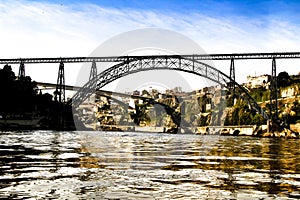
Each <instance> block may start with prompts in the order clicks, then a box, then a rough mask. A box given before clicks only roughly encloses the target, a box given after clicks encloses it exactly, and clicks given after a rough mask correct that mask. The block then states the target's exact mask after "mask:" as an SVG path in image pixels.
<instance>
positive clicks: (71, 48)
mask: <svg viewBox="0 0 300 200" xmlns="http://www.w3.org/2000/svg"><path fill="white" fill-rule="evenodd" d="M299 10H300V1H293V0H291V1H281V0H276V1H275V0H271V1H256V0H252V1H250V0H244V1H237V0H233V1H224V0H221V1H216V0H203V1H200V0H185V1H180V0H161V1H154V0H149V1H140V0H131V1H130V0H114V1H111V0H101V1H96V0H86V1H79V0H75V1H74V0H72V1H71V0H54V1H50V0H49V1H47V0H35V1H30V0H18V1H14V0H10V1H4V0H0V36H1V37H0V55H1V58H24V57H64V56H88V55H90V54H91V53H92V52H93V51H94V49H96V48H97V47H98V46H99V45H101V44H102V43H103V42H105V41H107V40H109V39H110V38H112V37H114V36H116V35H119V34H122V33H124V32H127V31H132V30H136V29H142V28H163V29H167V30H171V31H175V32H178V33H180V34H182V35H184V36H186V37H188V38H190V39H191V40H193V41H195V42H196V43H197V44H198V45H199V46H200V47H201V48H202V49H203V50H204V51H205V52H206V53H209V54H212V53H247V52H249V53H250V52H284V51H299V52H300V34H299V33H300V12H299ZM174 42H175V41H174ZM214 65H215V66H216V67H217V68H218V69H220V70H221V71H224V72H225V73H227V74H228V73H229V66H230V62H228V63H226V62H223V63H222V62H219V63H218V62H215V63H214ZM44 66H47V67H44ZM235 66H236V77H237V81H238V82H244V81H245V80H246V76H247V75H260V74H266V73H268V74H270V72H271V61H268V60H267V61H237V62H236V63H235ZM277 66H278V69H277V72H280V71H287V72H288V73H290V74H297V73H298V72H299V71H300V64H299V62H298V61H297V60H278V61H277ZM13 69H14V70H15V71H16V72H17V70H18V66H13ZM65 70H66V83H67V84H69V85H73V84H75V82H76V76H77V75H76V73H79V71H80V66H79V65H72V66H69V67H67V66H66V67H65ZM57 71H58V65H43V66H40V65H36V64H35V65H31V66H30V65H29V64H28V65H26V75H29V76H31V77H32V79H34V80H37V81H44V82H52V83H55V82H56V79H57Z"/></svg>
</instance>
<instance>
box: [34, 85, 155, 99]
mask: <svg viewBox="0 0 300 200" xmlns="http://www.w3.org/2000/svg"><path fill="white" fill-rule="evenodd" d="M36 84H37V86H41V87H45V89H56V84H54V83H42V82H37V83H36ZM80 88H81V87H79V86H71V85H65V89H66V90H73V91H77V90H79V89H80ZM96 94H99V95H100V96H105V97H111V96H119V97H127V98H132V99H143V100H147V101H150V102H154V101H155V100H154V99H152V98H149V97H143V96H138V95H131V94H125V93H120V92H112V91H107V90H98V91H97V92H96Z"/></svg>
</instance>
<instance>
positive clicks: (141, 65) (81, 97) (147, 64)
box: [68, 55, 269, 119]
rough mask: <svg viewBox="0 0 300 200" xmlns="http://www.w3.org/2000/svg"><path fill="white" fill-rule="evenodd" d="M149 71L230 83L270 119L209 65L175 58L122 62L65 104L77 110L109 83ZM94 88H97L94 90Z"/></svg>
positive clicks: (136, 59) (248, 99) (239, 89)
mask: <svg viewBox="0 0 300 200" xmlns="http://www.w3.org/2000/svg"><path fill="white" fill-rule="evenodd" d="M149 70H177V71H183V72H187V73H192V74H195V75H198V76H202V77H205V78H207V79H210V80H212V81H214V82H216V83H218V84H220V85H221V86H223V87H226V88H228V87H229V84H228V83H233V84H234V85H235V93H236V94H237V95H239V96H241V97H242V98H243V99H245V100H246V101H247V103H248V104H249V105H250V106H251V107H252V108H253V109H255V110H256V111H257V112H258V113H259V114H261V115H262V116H263V117H264V118H265V119H269V116H268V115H267V114H266V113H265V112H264V111H263V110H262V108H261V107H260V106H259V105H258V104H257V103H256V102H255V100H254V99H253V98H252V97H251V96H250V95H249V94H248V92H247V91H246V90H245V89H244V87H242V86H241V85H239V84H238V83H236V82H235V81H234V80H232V79H231V78H230V77H229V76H227V75H226V74H224V73H223V72H221V71H219V70H217V69H216V68H214V67H212V66H210V65H208V64H205V63H202V62H200V61H196V60H192V59H188V58H185V57H181V56H176V55H175V56H139V57H135V58H133V59H127V60H125V61H124V62H121V63H118V64H116V65H114V66H112V67H110V68H108V69H106V70H104V71H103V72H101V73H100V74H98V75H97V77H95V78H93V79H92V80H90V81H89V82H87V83H86V84H85V85H84V86H83V87H82V88H81V89H79V90H78V92H77V93H76V94H75V95H74V96H73V98H72V99H71V100H70V101H69V102H68V103H69V104H73V107H75V108H76V107H78V106H79V105H80V104H81V103H82V102H84V101H85V100H86V99H87V98H88V97H89V96H90V95H92V94H93V93H95V92H96V91H98V90H100V89H101V88H102V87H103V86H105V85H107V84H108V83H110V82H113V81H114V80H116V79H118V78H121V77H124V76H127V75H129V74H133V73H137V72H142V71H149ZM95 85H96V87H94V86H95Z"/></svg>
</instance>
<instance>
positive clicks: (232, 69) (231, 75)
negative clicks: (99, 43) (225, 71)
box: [230, 58, 235, 91]
mask: <svg viewBox="0 0 300 200" xmlns="http://www.w3.org/2000/svg"><path fill="white" fill-rule="evenodd" d="M230 78H231V80H233V81H235V69H234V59H233V58H231V63H230ZM234 88H235V84H234V83H233V82H232V81H231V82H230V89H231V90H232V91H234Z"/></svg>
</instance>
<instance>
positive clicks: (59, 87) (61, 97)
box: [54, 61, 66, 102]
mask: <svg viewBox="0 0 300 200" xmlns="http://www.w3.org/2000/svg"><path fill="white" fill-rule="evenodd" d="M65 90H66V89H65V68H64V63H63V62H62V61H61V62H60V64H59V69H58V77H57V84H56V90H55V92H54V95H55V97H54V99H55V101H58V102H65ZM57 97H58V98H57Z"/></svg>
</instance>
